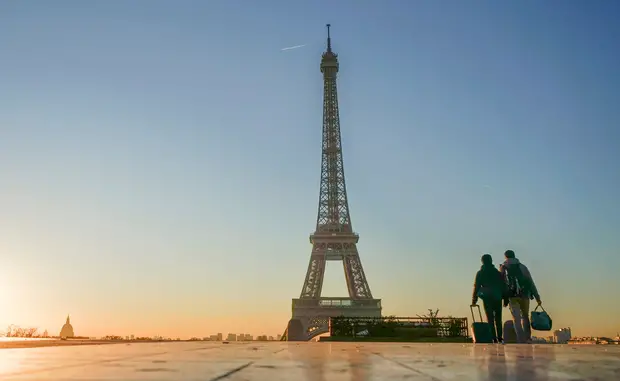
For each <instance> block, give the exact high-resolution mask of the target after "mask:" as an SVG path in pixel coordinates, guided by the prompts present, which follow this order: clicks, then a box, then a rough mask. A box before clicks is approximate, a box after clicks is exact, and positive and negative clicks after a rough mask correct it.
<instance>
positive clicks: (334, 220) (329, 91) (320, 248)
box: [283, 24, 381, 341]
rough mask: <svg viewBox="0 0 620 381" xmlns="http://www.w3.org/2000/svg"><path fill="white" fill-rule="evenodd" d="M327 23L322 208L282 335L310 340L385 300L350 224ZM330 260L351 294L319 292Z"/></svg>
mask: <svg viewBox="0 0 620 381" xmlns="http://www.w3.org/2000/svg"><path fill="white" fill-rule="evenodd" d="M329 29H330V24H327V51H325V53H323V56H322V59H321V72H322V73H323V83H324V85H323V147H322V148H323V149H322V158H321V187H320V195H319V211H318V216H317V221H316V230H315V231H314V233H313V234H312V235H310V243H311V244H312V253H311V254H310V263H309V264H308V271H307V272H306V279H305V281H304V285H303V288H302V290H301V295H300V296H299V299H293V317H292V318H291V320H290V321H289V323H288V327H287V329H286V331H285V334H284V336H283V337H284V339H285V340H288V341H307V340H310V339H312V338H313V337H315V336H317V335H320V334H322V333H325V332H328V330H329V326H328V325H329V318H330V317H335V316H350V317H380V316H381V300H380V299H374V298H373V297H372V293H371V292H370V286H368V281H367V280H366V275H365V274H364V269H363V268H362V262H361V261H360V256H359V253H358V252H357V243H358V241H359V235H357V234H356V233H354V232H353V229H352V227H351V215H350V214H349V202H348V199H347V189H346V186H345V180H344V167H343V160H342V145H341V136H340V117H339V115H338V92H337V88H336V76H337V73H338V55H337V54H336V53H334V52H333V51H332V44H331V36H330V30H329ZM327 261H342V263H343V267H344V276H345V279H346V281H347V288H348V291H349V297H348V298H346V297H344V298H328V297H322V296H321V289H322V288H323V276H324V275H325V264H326V262H327Z"/></svg>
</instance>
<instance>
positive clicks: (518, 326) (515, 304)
mask: <svg viewBox="0 0 620 381" xmlns="http://www.w3.org/2000/svg"><path fill="white" fill-rule="evenodd" d="M508 306H509V307H510V313H511V314H512V320H513V322H514V326H515V333H516V334H517V343H524V342H525V332H523V325H522V321H521V306H520V303H519V298H510V303H509V305H508Z"/></svg>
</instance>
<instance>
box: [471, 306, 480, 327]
mask: <svg viewBox="0 0 620 381" xmlns="http://www.w3.org/2000/svg"><path fill="white" fill-rule="evenodd" d="M474 307H478V315H480V321H482V310H481V309H480V306H479V305H477V304H472V305H471V306H469V309H470V310H471V318H472V319H473V320H474V323H475V322H476V316H475V315H474Z"/></svg>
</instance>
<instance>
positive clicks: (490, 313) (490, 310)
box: [482, 300, 497, 341]
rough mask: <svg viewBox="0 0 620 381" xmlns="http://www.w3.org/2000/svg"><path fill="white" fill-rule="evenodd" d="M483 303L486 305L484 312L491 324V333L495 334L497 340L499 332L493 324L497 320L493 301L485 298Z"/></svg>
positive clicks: (494, 337) (494, 338)
mask: <svg viewBox="0 0 620 381" xmlns="http://www.w3.org/2000/svg"><path fill="white" fill-rule="evenodd" d="M482 305H483V306H484V313H485V314H486V315H487V322H488V323H489V324H490V325H491V334H492V335H493V341H495V340H497V334H496V333H495V328H494V326H493V322H494V321H495V311H494V309H493V303H492V302H489V301H487V300H483V301H482Z"/></svg>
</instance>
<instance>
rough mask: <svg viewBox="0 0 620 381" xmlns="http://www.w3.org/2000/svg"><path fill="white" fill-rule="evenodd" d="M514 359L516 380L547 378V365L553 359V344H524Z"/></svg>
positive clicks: (542, 380) (525, 380)
mask: <svg viewBox="0 0 620 381" xmlns="http://www.w3.org/2000/svg"><path fill="white" fill-rule="evenodd" d="M517 348H518V349H520V351H519V353H518V354H517V356H516V359H515V378H516V381H529V380H537V381H538V380H540V381H544V380H549V365H550V364H551V362H553V361H554V360H555V351H554V348H553V345H548V344H547V345H546V344H541V345H531V344H524V345H519V346H518V347H517Z"/></svg>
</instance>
